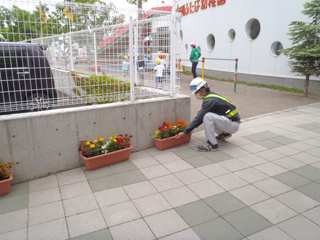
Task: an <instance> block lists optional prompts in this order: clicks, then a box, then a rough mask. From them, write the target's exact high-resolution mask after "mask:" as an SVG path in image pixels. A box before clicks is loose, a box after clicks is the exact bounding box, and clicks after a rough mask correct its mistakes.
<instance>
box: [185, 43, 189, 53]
mask: <svg viewBox="0 0 320 240" xmlns="http://www.w3.org/2000/svg"><path fill="white" fill-rule="evenodd" d="M184 51H185V52H186V53H188V44H186V45H184Z"/></svg>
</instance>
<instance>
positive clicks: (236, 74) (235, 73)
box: [234, 58, 238, 92]
mask: <svg viewBox="0 0 320 240" xmlns="http://www.w3.org/2000/svg"><path fill="white" fill-rule="evenodd" d="M235 61H236V66H235V70H234V92H236V89H237V77H238V58H236V59H235Z"/></svg>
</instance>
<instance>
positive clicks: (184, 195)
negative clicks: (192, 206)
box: [161, 186, 200, 207]
mask: <svg viewBox="0 0 320 240" xmlns="http://www.w3.org/2000/svg"><path fill="white" fill-rule="evenodd" d="M161 194H162V195H163V197H164V198H165V199H166V200H167V201H168V202H169V203H170V204H171V206H173V207H179V206H182V205H184V204H187V203H191V202H195V201H198V200H199V199H200V198H199V197H198V196H197V195H195V194H194V193H193V192H192V191H191V190H190V189H189V188H187V187H185V186H184V187H180V188H175V189H171V190H168V191H165V192H162V193H161Z"/></svg>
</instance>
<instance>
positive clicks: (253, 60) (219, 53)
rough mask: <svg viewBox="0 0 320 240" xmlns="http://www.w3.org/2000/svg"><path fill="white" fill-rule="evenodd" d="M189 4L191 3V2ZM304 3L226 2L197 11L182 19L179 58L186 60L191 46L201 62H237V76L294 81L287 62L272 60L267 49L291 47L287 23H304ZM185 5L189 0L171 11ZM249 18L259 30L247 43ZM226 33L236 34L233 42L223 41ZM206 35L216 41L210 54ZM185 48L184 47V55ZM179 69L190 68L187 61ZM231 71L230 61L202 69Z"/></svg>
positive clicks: (299, 0)
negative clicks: (197, 49)
mask: <svg viewBox="0 0 320 240" xmlns="http://www.w3.org/2000/svg"><path fill="white" fill-rule="evenodd" d="M191 2H192V3H194V0H192V1H191ZM305 2H306V0H294V1H292V0H281V1H279V0H226V3H225V4H223V5H217V6H216V7H213V8H212V7H211V8H209V7H208V8H207V9H204V10H201V9H199V11H198V12H194V13H192V14H190V13H189V14H188V15H185V16H182V18H181V30H182V32H183V40H182V43H181V45H180V51H181V58H182V59H186V60H188V59H189V56H190V53H191V48H190V46H189V44H190V43H191V42H195V43H196V44H197V46H200V47H201V53H202V56H203V57H205V58H231V59H235V58H238V59H239V67H238V72H239V73H246V74H258V75H267V76H277V77H290V78H295V74H293V73H291V69H290V68H289V67H288V63H287V61H288V58H287V57H285V56H284V55H283V54H281V55H280V56H276V57H275V56H273V55H272V54H271V45H272V43H274V42H275V41H279V42H281V43H282V45H283V48H288V47H290V46H292V44H291V40H289V39H288V35H287V33H288V28H289V24H290V22H291V21H306V22H307V21H308V19H307V17H306V16H305V15H304V14H302V13H301V11H302V10H303V9H304V8H303V3H305ZM186 3H190V0H179V1H177V2H176V4H175V5H174V6H173V11H174V10H175V9H176V8H177V5H178V6H179V7H181V6H183V5H184V4H186ZM200 3H201V1H200ZM252 18H256V19H257V20H258V21H259V22H260V26H261V29H260V34H259V36H258V37H257V38H256V39H255V40H248V39H247V38H246V36H245V28H246V24H247V22H248V21H249V20H250V19H252ZM230 29H234V30H235V32H236V37H235V40H234V41H233V42H230V41H229V40H228V38H227V35H228V31H229V30H230ZM209 34H213V35H214V37H215V41H216V44H215V47H214V49H213V51H211V52H209V51H208V50H207V43H206V40H207V36H208V35H209ZM185 44H188V51H187V52H185ZM201 64H202V63H199V65H198V68H201ZM183 65H186V66H190V67H191V63H190V62H189V61H183ZM234 68H235V62H234V61H217V60H215V61H212V60H206V63H205V69H212V70H218V71H228V72H233V71H234ZM300 78H303V77H300Z"/></svg>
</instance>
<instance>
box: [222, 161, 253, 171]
mask: <svg viewBox="0 0 320 240" xmlns="http://www.w3.org/2000/svg"><path fill="white" fill-rule="evenodd" d="M219 165H220V166H222V167H224V168H225V169H227V170H229V171H230V172H235V171H239V170H242V169H245V168H248V167H249V165H248V164H245V163H244V162H242V161H240V160H238V159H230V160H227V161H224V162H221V163H219Z"/></svg>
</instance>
